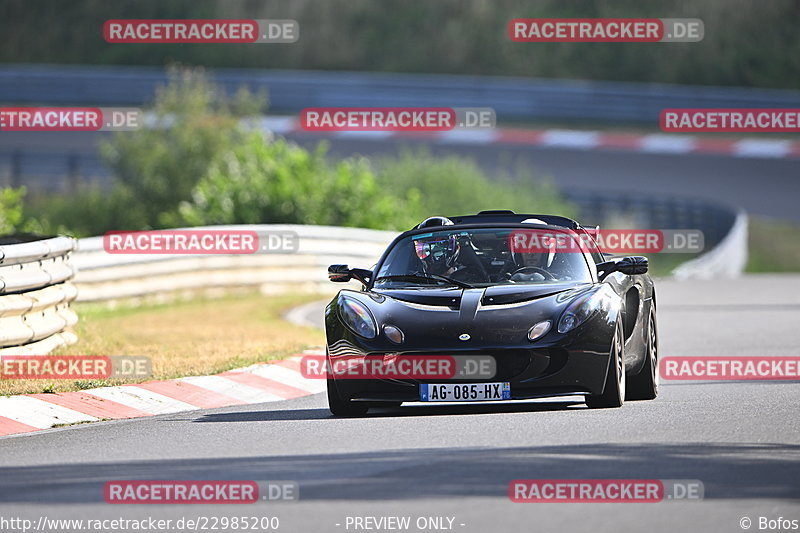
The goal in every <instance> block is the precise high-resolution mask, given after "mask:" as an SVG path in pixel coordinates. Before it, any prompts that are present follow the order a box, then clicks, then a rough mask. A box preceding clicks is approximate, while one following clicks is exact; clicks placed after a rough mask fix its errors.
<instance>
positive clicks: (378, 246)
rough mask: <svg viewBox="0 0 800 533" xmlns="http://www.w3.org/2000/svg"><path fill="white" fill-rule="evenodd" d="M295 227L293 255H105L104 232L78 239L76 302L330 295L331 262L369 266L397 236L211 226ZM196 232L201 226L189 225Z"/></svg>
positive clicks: (316, 228)
mask: <svg viewBox="0 0 800 533" xmlns="http://www.w3.org/2000/svg"><path fill="white" fill-rule="evenodd" d="M243 228H244V229H247V230H252V231H256V232H262V231H263V232H295V233H296V234H297V238H298V244H299V246H298V249H297V251H296V252H295V253H272V254H252V255H193V254H186V255H167V254H143V255H132V254H125V255H122V254H119V255H117V254H108V253H106V252H105V251H104V249H103V238H102V237H90V238H87V239H81V240H80V241H79V243H78V251H77V252H76V253H75V255H74V256H73V260H74V264H75V266H76V267H77V269H78V274H77V276H76V278H75V282H76V284H77V285H78V286H79V287H80V296H79V300H80V301H108V300H116V299H122V298H137V297H147V296H167V295H169V294H174V293H181V292H198V291H214V290H217V289H220V288H226V289H228V288H235V287H255V288H257V289H258V290H260V291H261V292H262V293H265V294H279V293H286V292H315V293H317V292H330V291H331V284H330V282H329V281H328V279H327V267H328V265H330V264H333V263H348V262H349V264H351V265H352V266H367V267H369V266H372V265H373V264H374V263H375V262H377V260H378V258H379V257H380V255H381V253H382V252H383V250H384V249H385V248H386V246H387V245H388V244H389V242H391V240H392V239H393V238H394V237H395V236H396V233H394V232H389V231H377V230H368V229H359V228H339V227H333V226H303V225H248V226H213V229H214V230H224V229H243ZM191 229H192V230H199V229H203V228H191Z"/></svg>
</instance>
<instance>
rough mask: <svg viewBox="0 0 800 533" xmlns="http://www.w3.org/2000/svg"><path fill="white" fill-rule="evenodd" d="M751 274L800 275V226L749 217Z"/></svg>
mask: <svg viewBox="0 0 800 533" xmlns="http://www.w3.org/2000/svg"><path fill="white" fill-rule="evenodd" d="M748 247H749V254H748V260H747V269H746V271H747V272H800V224H796V223H793V222H785V221H781V220H775V219H770V218H765V217H753V216H751V217H749V233H748Z"/></svg>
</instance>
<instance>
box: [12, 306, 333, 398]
mask: <svg viewBox="0 0 800 533" xmlns="http://www.w3.org/2000/svg"><path fill="white" fill-rule="evenodd" d="M321 298H322V297H321V296H320V295H286V296H263V295H260V294H253V295H246V296H241V295H229V296H224V297H222V298H214V299H209V298H202V299H197V300H190V301H184V302H179V303H171V304H159V305H145V306H142V307H128V308H124V307H123V308H118V309H114V310H109V309H107V308H106V307H105V306H102V305H98V304H80V303H79V304H76V305H75V306H74V307H75V310H76V312H77V313H78V316H79V317H80V322H79V323H78V325H77V327H76V333H77V334H78V339H79V340H78V343H77V344H74V345H72V346H69V347H66V348H64V349H62V350H60V351H58V352H56V353H57V354H63V355H144V356H148V357H150V359H151V361H152V368H153V375H152V377H150V378H148V379H146V380H140V381H149V380H151V379H173V378H178V377H183V376H194V375H207V374H215V373H218V372H224V371H225V370H230V369H233V368H239V367H243V366H248V365H251V364H254V363H259V362H264V361H269V360H272V359H280V358H283V357H286V356H289V355H293V354H296V353H298V352H300V351H302V350H303V349H304V348H307V347H309V346H315V345H316V346H319V345H322V344H324V336H323V333H322V332H321V331H318V330H316V329H313V328H306V327H301V326H296V325H294V324H291V323H289V322H287V321H285V320H284V319H283V317H282V315H283V313H284V312H285V311H286V310H288V309H290V308H292V307H294V306H296V305H301V304H303V303H306V302H309V301H313V300H319V299H321ZM135 382H136V381H135V380H124V381H123V380H97V381H75V380H59V381H52V380H40V379H37V380H0V395H9V394H30V393H38V392H64V391H74V390H81V389H89V388H93V387H103V386H110V385H120V384H122V383H135Z"/></svg>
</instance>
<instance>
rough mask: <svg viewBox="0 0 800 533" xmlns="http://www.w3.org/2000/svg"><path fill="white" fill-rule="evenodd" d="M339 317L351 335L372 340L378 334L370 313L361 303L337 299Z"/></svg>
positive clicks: (343, 298) (349, 299)
mask: <svg viewBox="0 0 800 533" xmlns="http://www.w3.org/2000/svg"><path fill="white" fill-rule="evenodd" d="M339 316H340V317H341V319H342V322H343V323H344V325H345V326H347V327H348V328H349V329H350V330H351V331H352V332H353V333H355V334H356V335H360V336H361V337H364V338H365V339H374V338H375V336H376V335H377V334H378V326H377V325H376V324H375V319H374V318H372V313H370V312H369V309H367V307H366V306H365V305H364V304H362V303H361V302H359V301H357V300H354V299H352V298H345V297H341V298H339Z"/></svg>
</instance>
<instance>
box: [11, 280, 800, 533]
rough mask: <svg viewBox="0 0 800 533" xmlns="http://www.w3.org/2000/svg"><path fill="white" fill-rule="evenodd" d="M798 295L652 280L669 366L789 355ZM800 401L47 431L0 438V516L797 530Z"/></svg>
mask: <svg viewBox="0 0 800 533" xmlns="http://www.w3.org/2000/svg"><path fill="white" fill-rule="evenodd" d="M798 289H800V276H797V275H786V276H751V277H747V278H745V279H742V280H738V281H711V282H684V283H679V282H674V281H661V282H659V283H658V284H657V291H658V299H659V309H658V315H659V322H660V334H661V356H662V357H665V356H677V355H683V356H700V355H760V356H798V355H800V343H798V340H797V339H798V336H797V324H798V323H800V321H799V320H798V318H800V290H798ZM321 308H322V304H318V305H317V306H316V309H314V308H313V307H311V308H307V309H306V312H307V314H310V316H309V319H310V320H312V321H317V322H318V321H319V316H320V315H319V313H320V311H321ZM798 398H800V383H798V382H723V383H719V382H717V383H713V382H697V381H694V382H677V381H670V382H662V390H661V395H660V397H659V398H658V399H657V400H655V401H651V402H629V403H626V404H625V405H624V406H623V407H622V408H621V409H608V410H588V409H586V408H585V406H584V405H583V404H582V403H580V399H578V398H567V399H560V400H554V401H553V400H539V401H533V402H526V403H512V404H505V405H498V404H482V405H472V406H470V405H460V406H437V407H431V406H425V407H414V406H411V407H402V408H399V409H386V410H380V411H375V412H374V413H371V414H369V415H367V416H366V417H363V418H355V419H336V418H333V417H331V415H330V414H329V412H328V410H327V408H326V407H327V406H326V400H325V398H324V395H316V396H310V397H306V398H299V399H296V400H289V401H285V402H282V403H280V404H277V405H276V404H271V405H270V406H265V405H251V406H237V407H230V408H223V409H213V410H205V411H194V412H190V413H178V414H170V415H161V416H155V417H151V418H144V419H137V420H121V421H109V422H100V423H96V424H90V425H81V426H73V427H67V428H59V429H52V430H45V431H40V432H37V433H33V434H29V435H23V436H11V437H4V438H0V518H3V517H4V518H9V517H27V518H31V519H33V520H38V518H39V517H40V516H47V517H48V518H51V519H52V518H84V519H86V518H119V517H123V518H131V519H143V518H146V517H160V518H165V519H166V518H171V519H177V518H179V517H181V516H187V517H198V516H217V517H219V516H223V515H226V516H231V515H238V516H264V515H266V516H278V517H279V519H280V529H279V531H290V532H295V531H296V532H306V531H308V532H311V531H313V532H327V531H331V532H336V531H363V530H361V529H358V530H356V529H353V528H352V527H351V528H349V529H348V528H347V527H346V523H347V517H348V516H350V517H353V516H376V517H378V516H387V515H390V516H410V517H411V520H412V527H411V528H410V529H409V530H408V531H420V530H419V529H417V528H416V527H415V526H414V521H415V520H416V519H417V518H418V517H428V516H444V517H452V518H454V521H453V530H455V531H463V532H484V531H486V532H488V531H531V532H551V531H552V532H556V531H593V532H619V531H631V532H639V531H648V532H649V531H656V532H660V531H664V532H667V531H669V532H672V531H689V532H693V531H698V532H700V531H714V532H717V531H718V532H734V531H742V530H743V529H742V528H741V527H740V520H741V519H742V518H743V517H748V518H750V519H751V521H752V522H751V523H752V526H751V529H752V530H754V531H759V528H758V525H759V517H762V516H763V517H768V518H770V519H776V518H778V517H784V518H790V519H800V422H799V421H798V406H799V405H800V400H798ZM267 409H269V410H267ZM525 478H527V479H548V478H550V479H587V478H619V479H631V478H642V479H697V480H701V481H702V482H703V483H704V486H705V500H703V501H675V500H672V501H665V502H660V503H637V504H625V503H613V504H611V503H593V504H577V503H556V504H533V503H512V502H510V501H509V500H508V497H507V488H508V483H509V482H510V481H511V480H514V479H525ZM120 479H162V480H163V479H253V480H294V481H297V482H298V483H299V486H300V500H299V501H298V502H290V503H263V504H262V503H259V504H254V505H244V506H242V505H239V506H198V505H194V506H191V505H185V506H153V505H136V506H131V505H109V504H106V503H104V502H103V497H102V489H103V484H104V483H105V482H106V481H108V480H120ZM337 524H339V525H338V526H337ZM462 524H463V525H462ZM4 531H13V529H5V530H4ZM383 531H386V530H383Z"/></svg>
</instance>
